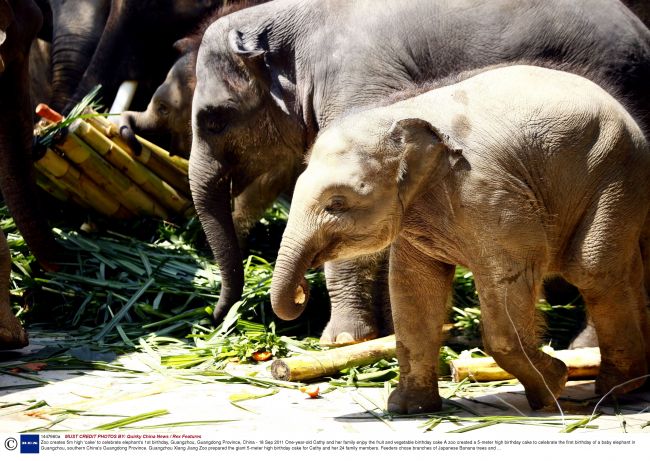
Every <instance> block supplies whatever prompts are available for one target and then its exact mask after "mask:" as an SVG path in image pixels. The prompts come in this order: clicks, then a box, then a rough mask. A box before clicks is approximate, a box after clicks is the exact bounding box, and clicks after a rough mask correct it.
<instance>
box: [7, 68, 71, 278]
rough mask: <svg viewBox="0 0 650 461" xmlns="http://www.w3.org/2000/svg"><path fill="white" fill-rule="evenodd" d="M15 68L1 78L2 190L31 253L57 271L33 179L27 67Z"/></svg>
mask: <svg viewBox="0 0 650 461" xmlns="http://www.w3.org/2000/svg"><path fill="white" fill-rule="evenodd" d="M15 64H16V65H13V63H12V66H8V67H7V69H6V72H5V73H4V74H3V75H2V76H0V107H1V108H2V110H0V154H1V155H0V172H1V174H0V190H1V191H2V195H3V197H4V201H5V203H6V205H7V207H8V208H9V212H10V213H11V215H12V216H13V218H14V221H15V222H16V226H17V227H18V230H19V231H20V233H21V234H22V236H23V238H24V239H25V242H26V243H27V245H28V247H29V249H30V250H31V252H32V253H33V254H34V256H35V257H36V259H37V260H38V262H39V263H40V264H41V266H43V267H44V268H45V269H48V270H56V269H57V268H58V266H57V264H56V261H57V260H58V259H59V257H60V255H61V249H60V247H59V245H58V244H57V243H56V241H55V240H54V236H53V235H52V232H51V231H50V227H49V225H48V223H47V220H46V219H45V216H44V214H43V213H42V211H41V209H40V207H39V202H40V200H39V197H38V192H37V190H36V184H35V181H34V177H33V158H32V129H33V128H32V115H31V111H30V107H31V104H30V97H29V91H28V89H27V85H28V82H29V75H28V71H27V64H26V63H22V65H18V64H19V63H15Z"/></svg>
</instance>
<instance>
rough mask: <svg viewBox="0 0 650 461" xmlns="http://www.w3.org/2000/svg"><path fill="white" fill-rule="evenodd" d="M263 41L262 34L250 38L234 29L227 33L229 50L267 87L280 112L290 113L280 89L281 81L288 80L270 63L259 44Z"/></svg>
mask: <svg viewBox="0 0 650 461" xmlns="http://www.w3.org/2000/svg"><path fill="white" fill-rule="evenodd" d="M251 42H252V43H251ZM263 42H264V40H263V37H262V36H255V37H253V38H252V40H251V39H249V38H246V37H245V34H244V33H243V32H241V31H239V30H236V29H232V30H231V31H230V32H229V33H228V44H229V46H230V49H231V51H232V52H233V53H235V54H236V55H237V56H239V57H240V58H241V60H242V61H243V63H244V65H245V66H246V68H247V69H248V71H249V72H250V74H251V76H253V77H254V78H255V79H257V80H258V81H260V82H261V83H262V84H263V85H264V86H265V87H266V88H268V90H269V93H270V95H271V98H272V99H273V101H274V102H275V104H276V105H277V106H278V107H279V108H280V109H281V110H282V112H284V113H285V114H290V112H289V109H288V106H287V102H286V101H285V98H284V92H283V91H282V87H283V85H282V82H284V83H285V84H287V83H288V80H287V79H286V78H285V77H284V76H283V75H281V74H280V72H279V71H278V69H277V68H276V67H275V66H272V65H270V63H269V52H268V51H267V50H265V49H264V48H263V47H262V46H261V45H260V44H261V43H263Z"/></svg>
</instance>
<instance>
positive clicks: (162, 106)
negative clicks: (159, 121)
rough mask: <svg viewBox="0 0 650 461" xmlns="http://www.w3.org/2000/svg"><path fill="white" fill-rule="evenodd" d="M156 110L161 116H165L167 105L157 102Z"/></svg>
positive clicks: (167, 109) (167, 111)
mask: <svg viewBox="0 0 650 461" xmlns="http://www.w3.org/2000/svg"><path fill="white" fill-rule="evenodd" d="M157 111H158V115H160V116H162V117H166V116H167V115H168V114H169V107H167V105H166V104H164V103H162V102H159V103H158V108H157Z"/></svg>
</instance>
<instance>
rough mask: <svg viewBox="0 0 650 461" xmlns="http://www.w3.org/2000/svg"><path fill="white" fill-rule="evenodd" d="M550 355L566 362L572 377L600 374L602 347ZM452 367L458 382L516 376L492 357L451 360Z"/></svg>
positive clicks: (560, 351)
mask: <svg viewBox="0 0 650 461" xmlns="http://www.w3.org/2000/svg"><path fill="white" fill-rule="evenodd" d="M550 355H552V356H553V357H555V358H557V359H559V360H562V361H563V362H564V363H565V364H566V366H567V370H568V374H569V378H571V379H589V378H595V377H596V375H598V369H599V367H600V349H599V348H597V347H585V348H580V349H570V350H558V351H552V352H550ZM450 368H451V374H452V378H453V380H454V381H456V382H460V381H462V380H463V379H465V378H468V379H470V380H472V381H478V382H486V381H501V380H504V379H513V378H514V376H512V375H511V374H510V373H508V372H507V371H505V370H503V369H502V368H501V367H499V365H497V364H496V362H495V361H494V359H493V358H492V357H476V358H467V359H455V360H452V361H451V363H450Z"/></svg>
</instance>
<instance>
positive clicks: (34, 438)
mask: <svg viewBox="0 0 650 461" xmlns="http://www.w3.org/2000/svg"><path fill="white" fill-rule="evenodd" d="M39 448H40V443H39V441H38V434H20V452H21V453H38V452H39Z"/></svg>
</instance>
